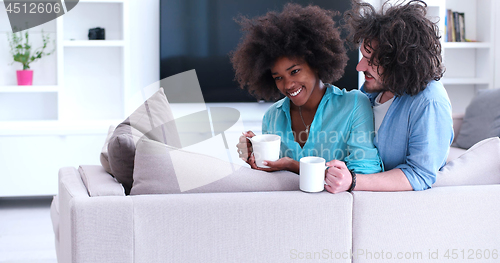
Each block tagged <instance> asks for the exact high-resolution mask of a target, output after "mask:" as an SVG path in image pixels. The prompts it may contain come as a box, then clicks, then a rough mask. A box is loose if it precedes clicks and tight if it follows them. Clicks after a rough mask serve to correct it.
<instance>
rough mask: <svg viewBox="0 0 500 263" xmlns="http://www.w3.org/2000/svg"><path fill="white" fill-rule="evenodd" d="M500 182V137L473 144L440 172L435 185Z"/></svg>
mask: <svg viewBox="0 0 500 263" xmlns="http://www.w3.org/2000/svg"><path fill="white" fill-rule="evenodd" d="M485 184H500V139H499V138H498V137H493V138H489V139H485V140H482V141H480V142H478V143H476V144H475V145H473V146H472V147H471V148H469V150H467V151H466V152H465V153H464V154H462V155H461V156H460V157H458V158H457V159H455V160H452V161H451V162H449V163H447V164H446V165H445V166H444V167H443V168H442V169H441V171H439V172H438V174H437V178H436V183H434V185H433V187H435V186H456V185H485Z"/></svg>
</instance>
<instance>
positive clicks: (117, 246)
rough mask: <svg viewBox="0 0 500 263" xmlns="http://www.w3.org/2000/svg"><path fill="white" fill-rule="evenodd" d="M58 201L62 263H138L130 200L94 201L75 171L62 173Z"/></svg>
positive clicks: (106, 197)
mask: <svg viewBox="0 0 500 263" xmlns="http://www.w3.org/2000/svg"><path fill="white" fill-rule="evenodd" d="M58 198H59V213H60V214H59V245H60V247H59V250H58V251H59V254H58V261H59V262H74V263H76V262H96V263H97V262H134V261H133V238H134V232H133V221H132V218H133V208H132V201H131V200H130V198H128V197H125V196H103V197H100V196H98V197H90V196H89V194H88V192H87V189H86V187H85V185H84V184H83V182H82V179H81V177H80V174H79V172H78V171H77V170H76V169H75V168H73V167H65V168H61V169H60V170H59V194H58Z"/></svg>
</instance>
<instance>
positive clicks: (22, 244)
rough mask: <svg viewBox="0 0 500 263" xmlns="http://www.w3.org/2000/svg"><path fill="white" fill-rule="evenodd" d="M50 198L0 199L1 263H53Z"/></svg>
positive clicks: (54, 258)
mask: <svg viewBox="0 0 500 263" xmlns="http://www.w3.org/2000/svg"><path fill="white" fill-rule="evenodd" d="M51 202H52V197H38V198H0V262H2V263H4V262H12V263H21V262H22V263H28V262H30V263H32V262H37V263H56V262H57V259H56V251H55V245H54V231H53V230H52V222H51V220H50V203H51Z"/></svg>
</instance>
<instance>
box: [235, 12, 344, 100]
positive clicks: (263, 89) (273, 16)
mask: <svg viewBox="0 0 500 263" xmlns="http://www.w3.org/2000/svg"><path fill="white" fill-rule="evenodd" d="M337 14H338V13H336V12H333V11H328V10H324V9H321V8H320V7H318V6H312V5H309V6H307V7H302V6H300V5H298V4H290V3H289V4H286V5H285V6H284V8H283V11H282V12H281V13H279V14H278V13H276V12H268V13H267V14H265V15H263V16H261V17H256V18H253V19H249V18H246V17H243V16H240V17H239V18H238V19H236V21H237V22H238V23H239V24H240V25H241V27H242V31H244V32H246V34H245V35H244V36H243V37H242V41H241V42H240V43H239V44H238V46H237V48H236V50H235V51H234V52H232V53H231V62H232V64H233V68H234V70H235V79H236V80H237V81H238V83H239V84H240V88H242V89H245V88H247V90H248V91H249V93H250V94H252V95H253V96H254V97H256V98H257V99H266V100H269V99H278V98H279V97H280V92H279V90H278V88H277V87H276V83H275V82H274V79H273V77H272V75H271V67H272V66H273V64H274V62H275V61H276V59H278V58H280V57H288V58H298V59H304V60H305V61H306V62H307V64H309V66H310V67H311V68H312V69H313V70H315V71H317V73H318V77H319V79H321V80H322V81H323V82H328V83H331V82H334V81H336V80H338V79H340V78H341V77H342V75H343V74H344V68H345V66H346V65H347V60H348V57H347V53H346V48H345V47H344V41H343V40H341V38H340V32H339V30H338V28H337V27H336V26H335V22H334V21H333V19H332V17H334V16H335V15H337Z"/></svg>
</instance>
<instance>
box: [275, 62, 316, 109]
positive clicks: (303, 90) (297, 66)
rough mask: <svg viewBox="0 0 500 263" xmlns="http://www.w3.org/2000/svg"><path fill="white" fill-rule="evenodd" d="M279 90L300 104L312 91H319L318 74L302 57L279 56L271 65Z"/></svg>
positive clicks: (302, 103) (304, 101)
mask: <svg viewBox="0 0 500 263" xmlns="http://www.w3.org/2000/svg"><path fill="white" fill-rule="evenodd" d="M271 74H272V76H273V78H274V82H275V83H276V87H277V88H278V89H279V91H280V92H281V93H282V94H283V95H285V96H287V97H288V98H290V100H291V101H292V102H293V104H295V105H296V106H302V105H304V104H306V102H307V101H308V100H309V98H310V97H311V94H313V92H314V91H316V92H319V89H318V88H317V87H319V85H320V80H319V78H318V74H317V73H316V72H315V71H314V70H313V69H312V68H311V67H310V66H309V64H307V62H306V61H305V60H303V59H295V58H288V57H280V58H278V59H276V61H275V62H274V65H273V66H272V67H271Z"/></svg>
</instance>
